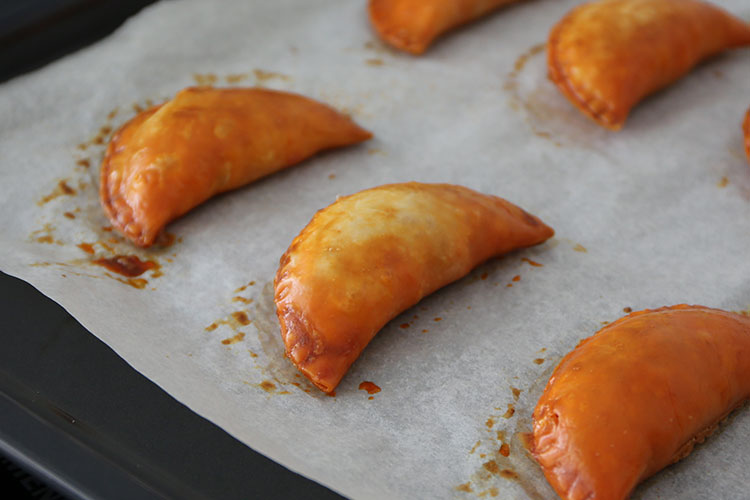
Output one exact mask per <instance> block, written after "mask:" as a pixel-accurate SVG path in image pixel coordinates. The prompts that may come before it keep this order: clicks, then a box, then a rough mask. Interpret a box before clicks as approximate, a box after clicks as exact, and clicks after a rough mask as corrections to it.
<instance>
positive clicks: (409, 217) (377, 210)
mask: <svg viewBox="0 0 750 500" xmlns="http://www.w3.org/2000/svg"><path fill="white" fill-rule="evenodd" d="M553 234H554V231H553V230H552V229H551V228H549V227H548V226H546V225H545V224H544V223H543V222H541V221H540V220H539V219H538V218H536V217H534V216H533V215H530V214H528V213H526V212H525V211H523V210H522V209H520V208H519V207H517V206H515V205H513V204H512V203H509V202H507V201H505V200H503V199H501V198H497V197H495V196H490V195H484V194H481V193H478V192H476V191H472V190H470V189H468V188H465V187H461V186H454V185H450V184H420V183H416V182H410V183H406V184H390V185H385V186H380V187H376V188H373V189H368V190H366V191H361V192H359V193H357V194H353V195H351V196H345V197H342V198H339V199H338V200H337V201H336V202H335V203H333V204H332V205H330V206H328V207H327V208H324V209H322V210H320V211H319V212H318V213H317V214H315V217H313V219H312V221H310V223H309V224H308V225H307V227H305V228H304V229H303V230H302V232H301V233H300V234H299V236H297V237H296V238H295V239H294V241H293V242H292V244H291V246H290V247H289V249H288V250H287V251H286V253H285V254H284V255H283V256H282V258H281V263H280V266H279V270H278V272H277V274H276V281H275V300H276V313H277V315H278V317H279V321H280V323H281V336H282V338H283V340H284V345H285V346H286V355H287V357H289V359H291V361H292V362H293V363H294V364H295V365H296V366H297V368H298V369H299V370H300V371H301V372H302V373H303V374H304V375H305V376H306V377H307V378H309V379H310V380H311V381H312V382H313V383H314V384H315V385H316V386H318V387H319V388H320V389H321V390H323V391H325V392H331V391H333V390H334V389H335V388H336V386H337V385H338V383H339V381H340V380H341V378H342V377H343V376H344V374H345V373H346V371H347V370H348V369H349V366H350V365H351V364H352V363H353V362H354V360H355V359H357V357H358V356H359V354H360V352H361V351H362V349H364V348H365V346H366V345H367V344H368V343H369V342H370V340H371V339H372V338H373V337H374V336H375V334H376V333H377V332H378V330H380V329H381V328H382V327H383V326H384V325H385V324H386V323H387V322H388V321H390V320H391V319H392V318H394V317H395V316H396V315H398V314H399V313H400V312H401V311H403V310H405V309H407V308H409V307H411V306H413V305H414V304H416V303H417V302H419V300H420V299H422V297H424V296H426V295H428V294H430V293H432V292H434V291H435V290H437V289H438V288H440V287H442V286H445V285H447V284H448V283H450V282H452V281H455V280H457V279H459V278H461V277H462V276H464V275H466V274H467V273H468V272H469V271H470V270H471V269H472V268H474V267H475V266H476V265H478V264H480V263H481V262H483V261H485V260H487V259H489V258H490V257H493V256H497V255H501V254H504V253H506V252H510V251H511V250H514V249H517V248H522V247H527V246H530V245H536V244H538V243H541V242H543V241H545V240H546V239H547V238H549V237H551V236H552V235H553Z"/></svg>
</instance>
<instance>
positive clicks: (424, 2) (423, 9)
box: [369, 0, 517, 55]
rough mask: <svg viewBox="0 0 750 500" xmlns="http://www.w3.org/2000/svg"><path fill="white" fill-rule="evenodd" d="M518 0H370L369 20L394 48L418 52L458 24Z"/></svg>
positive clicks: (413, 52) (421, 51) (381, 36)
mask: <svg viewBox="0 0 750 500" xmlns="http://www.w3.org/2000/svg"><path fill="white" fill-rule="evenodd" d="M515 1H517V0H370V4H369V11H370V21H371V22H372V25H373V27H374V28H375V31H377V33H378V35H379V36H380V38H382V39H383V40H384V41H385V42H387V43H389V44H390V45H392V46H394V47H396V48H397V49H401V50H404V51H406V52H411V53H412V54H417V55H418V54H421V53H423V52H424V51H425V50H426V49H427V47H429V45H430V44H431V43H432V41H433V40H434V39H435V38H437V37H438V36H440V35H441V34H443V33H445V32H446V31H448V30H451V29H453V28H455V27H457V26H460V25H462V24H464V23H467V22H469V21H473V20H474V19H478V18H480V17H482V16H484V15H485V14H487V13H489V12H490V11H492V10H495V9H497V8H498V7H501V6H503V5H507V4H509V3H513V2H515Z"/></svg>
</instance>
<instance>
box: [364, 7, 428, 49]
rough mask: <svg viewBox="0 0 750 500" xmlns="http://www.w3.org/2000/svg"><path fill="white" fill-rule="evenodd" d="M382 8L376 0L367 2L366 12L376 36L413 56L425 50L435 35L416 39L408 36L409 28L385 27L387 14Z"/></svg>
mask: <svg viewBox="0 0 750 500" xmlns="http://www.w3.org/2000/svg"><path fill="white" fill-rule="evenodd" d="M384 10H385V9H384V8H383V7H382V6H381V3H380V2H379V1H378V0H370V1H369V2H368V4H367V12H368V14H369V15H370V24H371V25H372V27H373V29H375V32H376V33H377V34H378V36H379V37H380V38H381V39H382V40H383V41H384V42H386V43H388V44H389V45H391V46H393V47H395V48H397V49H399V50H403V51H405V52H409V53H410V54H413V55H415V56H418V55H421V54H423V53H424V51H425V50H427V47H429V46H430V44H431V43H432V41H433V40H434V39H435V37H434V36H433V37H430V38H429V39H428V40H422V41H418V40H416V39H414V38H413V37H412V36H410V33H409V30H407V29H404V28H400V27H397V28H395V29H387V28H386V26H387V25H388V24H389V23H388V16H387V14H386V13H384Z"/></svg>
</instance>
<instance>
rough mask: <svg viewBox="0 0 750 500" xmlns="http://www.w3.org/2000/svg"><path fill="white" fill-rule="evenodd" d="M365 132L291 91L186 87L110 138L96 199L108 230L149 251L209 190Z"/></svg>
mask: <svg viewBox="0 0 750 500" xmlns="http://www.w3.org/2000/svg"><path fill="white" fill-rule="evenodd" d="M371 136H372V134H370V133H369V132H368V131H366V130H364V129H362V128H360V127H358V126H357V125H356V124H355V123H354V122H353V121H352V120H350V119H349V117H347V116H345V115H343V114H341V113H339V112H337V111H335V110H333V109H332V108H330V107H328V106H326V105H324V104H321V103H319V102H316V101H313V100H312V99H308V98H306V97H303V96H300V95H297V94H290V93H287V92H279V91H274V90H266V89H259V88H246V89H239V88H232V89H215V88H207V87H198V88H187V89H184V90H182V91H181V92H179V93H178V94H177V95H176V96H175V98H174V99H172V100H171V101H169V102H167V103H166V104H164V105H162V106H155V107H153V108H151V109H148V110H146V111H143V112H142V113H140V114H138V115H137V116H136V117H135V118H133V119H132V120H130V121H129V122H128V123H126V124H125V125H123V127H122V128H121V129H120V130H119V131H118V132H117V133H116V134H115V135H114V136H113V137H112V140H111V142H110V143H109V146H108V148H107V152H106V155H105V157H104V161H103V162H102V168H101V186H100V198H101V203H102V206H103V207H104V210H105V212H106V213H107V216H108V217H109V219H110V220H111V221H112V224H113V226H114V227H115V228H117V229H118V230H119V231H120V232H121V233H122V234H124V235H125V236H126V237H128V238H129V239H131V240H132V241H133V242H134V243H135V244H136V245H139V246H149V245H151V244H152V243H153V242H154V240H155V239H156V237H157V235H158V234H159V232H160V231H161V230H162V228H163V227H164V226H165V225H166V224H167V223H168V222H169V221H171V220H173V219H175V218H177V217H179V216H180V215H182V214H184V213H185V212H187V211H188V210H190V209H192V208H193V207H195V206H197V205H199V204H200V203H202V202H204V201H205V200H207V199H208V198H211V197H212V196H214V195H215V194H218V193H221V192H224V191H229V190H231V189H235V188H238V187H240V186H243V185H245V184H248V183H250V182H252V181H254V180H256V179H259V178H261V177H264V176H266V175H269V174H271V173H273V172H276V171H277V170H281V169H283V168H286V167H288V166H290V165H294V164H295V163H298V162H300V161H302V160H304V159H305V158H307V157H309V156H311V155H313V154H315V153H316V152H318V151H320V150H322V149H326V148H332V147H336V146H345V145H348V144H354V143H357V142H360V141H364V140H366V139H369V138H370V137H371Z"/></svg>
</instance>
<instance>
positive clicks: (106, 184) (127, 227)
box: [99, 105, 161, 247]
mask: <svg viewBox="0 0 750 500" xmlns="http://www.w3.org/2000/svg"><path fill="white" fill-rule="evenodd" d="M160 107H161V105H157V106H153V107H151V108H148V109H146V110H144V111H141V112H140V113H138V114H137V115H135V116H134V117H133V118H131V119H130V120H128V121H127V122H125V123H124V124H123V125H122V126H121V127H120V128H119V129H117V132H115V134H114V135H113V136H112V139H111V140H110V141H109V145H108V146H107V151H106V152H105V154H104V159H103V160H102V166H101V169H100V172H99V201H100V202H101V205H102V208H103V209H104V212H105V213H106V214H107V217H108V218H109V220H110V222H111V223H112V225H113V226H114V227H115V229H117V230H118V231H120V232H121V233H122V234H123V235H125V236H126V237H127V238H128V239H130V240H131V241H132V242H133V243H135V244H136V245H138V246H140V247H149V246H151V245H152V244H153V241H149V239H147V237H146V234H145V229H144V228H143V226H142V224H140V223H139V222H138V221H136V220H135V217H134V216H133V209H132V207H131V206H130V205H128V203H127V202H126V201H125V200H123V202H122V203H119V204H116V203H115V201H116V200H118V199H121V196H117V194H116V193H117V191H118V188H119V186H120V184H121V182H122V180H123V179H122V177H119V178H118V181H117V182H116V183H114V184H113V183H112V180H111V176H110V174H111V172H112V160H113V158H114V157H115V156H117V155H118V154H120V153H122V152H123V149H124V147H125V146H123V145H121V144H120V141H121V139H122V135H123V134H124V133H126V132H128V131H130V130H131V129H134V128H137V127H139V126H140V125H141V124H142V123H143V122H144V121H146V120H147V119H148V118H149V117H151V115H153V114H154V113H156V111H157V110H158V109H159V108H160Z"/></svg>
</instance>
